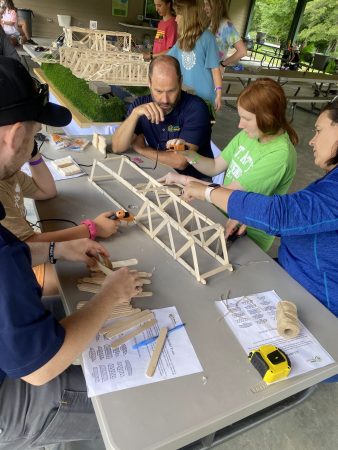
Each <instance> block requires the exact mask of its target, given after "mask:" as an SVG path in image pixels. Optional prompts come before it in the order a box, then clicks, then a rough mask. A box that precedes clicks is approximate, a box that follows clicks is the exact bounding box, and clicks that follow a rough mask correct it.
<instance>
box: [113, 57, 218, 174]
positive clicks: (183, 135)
mask: <svg viewBox="0 0 338 450" xmlns="http://www.w3.org/2000/svg"><path fill="white" fill-rule="evenodd" d="M149 88H150V92H151V95H145V96H143V97H139V98H137V99H136V100H135V101H134V102H133V104H132V105H131V106H130V109H129V111H128V117H127V119H126V120H125V121H124V122H123V123H122V124H121V125H120V127H119V128H118V129H117V130H116V132H115V133H114V134H113V139H112V149H113V152H114V153H123V152H125V151H127V150H128V149H129V148H130V147H131V148H132V149H133V150H135V151H136V152H137V153H139V154H140V155H142V156H144V157H147V158H150V159H152V160H154V161H159V162H160V163H163V164H166V165H168V166H171V167H173V168H174V169H176V170H177V171H178V172H179V173H182V174H184V175H190V176H193V177H196V178H204V179H205V178H206V176H205V175H203V174H201V173H200V172H198V171H197V170H196V169H195V168H194V167H193V164H191V163H190V164H189V163H188V162H187V160H186V158H184V157H183V156H182V155H180V154H179V153H178V152H173V151H169V152H168V151H165V150H168V149H169V148H170V147H171V146H173V145H174V144H178V143H183V144H186V145H188V147H189V149H194V150H195V151H198V153H200V154H201V155H203V156H206V157H208V158H213V153H212V150H211V146H210V139H211V124H210V114H209V109H208V106H207V105H206V103H205V102H204V100H202V99H201V98H200V97H197V96H195V95H191V94H188V93H187V92H184V91H182V74H181V70H180V65H179V62H178V61H177V59H176V58H173V57H172V56H168V55H162V56H158V57H157V58H155V59H153V61H152V62H151V63H150V66H149Z"/></svg>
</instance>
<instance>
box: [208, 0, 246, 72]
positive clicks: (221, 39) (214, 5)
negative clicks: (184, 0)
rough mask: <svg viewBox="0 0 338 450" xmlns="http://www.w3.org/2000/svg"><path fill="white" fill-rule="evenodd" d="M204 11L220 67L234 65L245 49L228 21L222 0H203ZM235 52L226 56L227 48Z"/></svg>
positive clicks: (244, 54)
mask: <svg viewBox="0 0 338 450" xmlns="http://www.w3.org/2000/svg"><path fill="white" fill-rule="evenodd" d="M203 9H204V12H205V14H206V16H207V18H208V25H209V30H210V31H211V32H212V33H213V34H214V35H215V37H216V42H217V45H218V50H219V60H220V65H221V66H222V67H228V66H233V65H235V64H236V63H237V62H238V61H239V60H240V59H241V58H243V56H246V53H247V50H246V46H245V44H244V42H243V40H242V39H241V38H240V35H239V33H238V31H237V30H236V28H235V27H234V25H233V24H232V23H231V22H230V19H229V14H228V8H227V6H226V4H225V1H224V0H204V7H203ZM231 47H234V48H235V52H234V53H233V54H232V55H231V56H228V52H229V49H230V48H231Z"/></svg>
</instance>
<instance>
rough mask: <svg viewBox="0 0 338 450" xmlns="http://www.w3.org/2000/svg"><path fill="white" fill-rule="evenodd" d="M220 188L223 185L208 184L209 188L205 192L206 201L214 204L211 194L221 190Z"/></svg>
mask: <svg viewBox="0 0 338 450" xmlns="http://www.w3.org/2000/svg"><path fill="white" fill-rule="evenodd" d="M219 187H221V185H220V184H217V183H211V184H208V187H207V188H206V190H205V192H204V197H205V199H206V201H207V202H209V203H212V201H211V197H210V195H211V192H212V191H213V190H214V189H217V188H219Z"/></svg>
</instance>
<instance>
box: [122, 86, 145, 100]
mask: <svg viewBox="0 0 338 450" xmlns="http://www.w3.org/2000/svg"><path fill="white" fill-rule="evenodd" d="M121 87H123V89H125V90H126V91H128V92H130V93H131V94H133V95H136V96H137V97H138V96H141V95H149V94H150V89H149V88H148V87H146V86H121Z"/></svg>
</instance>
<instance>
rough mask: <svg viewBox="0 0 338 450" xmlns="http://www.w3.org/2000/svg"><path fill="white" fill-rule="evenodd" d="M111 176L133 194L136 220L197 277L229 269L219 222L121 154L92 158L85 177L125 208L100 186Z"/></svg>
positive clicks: (111, 178) (204, 279)
mask: <svg viewBox="0 0 338 450" xmlns="http://www.w3.org/2000/svg"><path fill="white" fill-rule="evenodd" d="M107 164H109V167H108V165H107ZM112 180H116V181H118V182H119V190H120V189H122V187H123V188H125V189H127V190H128V191H129V192H130V193H133V194H134V198H135V196H136V199H137V200H136V203H138V208H139V211H138V213H137V214H136V215H135V221H136V224H137V225H138V226H139V227H140V228H141V229H142V230H143V231H144V232H145V233H146V234H147V235H148V236H150V238H151V239H153V240H154V241H155V242H156V243H158V244H159V245H160V246H161V247H162V248H163V249H164V250H165V251H166V252H167V253H169V254H170V255H171V256H172V257H173V258H174V259H175V260H176V261H178V262H179V263H180V264H181V265H182V266H183V267H184V268H185V269H187V270H188V271H189V272H190V273H191V274H192V275H193V276H194V277H195V278H196V280H197V281H199V282H201V283H203V284H206V280H207V279H208V278H209V277H211V276H213V275H216V274H218V273H221V272H223V271H225V270H229V271H232V270H233V269H232V266H231V264H230V263H229V259H228V253H227V248H226V242H225V238H224V228H223V226H222V225H220V224H216V223H214V222H213V221H212V220H211V219H209V218H208V217H207V216H205V215H204V214H202V213H201V212H199V211H197V210H196V209H195V208H194V207H192V206H191V205H190V204H189V203H187V202H185V201H184V200H182V199H181V198H180V197H178V196H177V195H175V194H174V193H173V192H172V191H171V190H170V189H168V188H167V187H165V186H163V185H162V184H160V183H159V182H158V181H157V180H155V179H154V178H152V177H151V176H150V175H149V174H148V173H146V172H144V171H143V170H142V169H141V168H140V167H138V166H137V165H136V164H134V163H133V162H132V161H130V160H129V159H128V158H127V157H125V156H113V157H111V158H109V159H107V160H105V163H102V162H100V161H97V160H94V163H93V167H92V172H91V175H90V177H89V181H90V182H91V183H92V184H93V185H94V186H95V187H96V188H97V189H98V190H99V191H100V192H102V193H103V194H104V195H105V196H106V197H107V198H109V199H110V200H111V201H112V202H113V203H114V204H115V205H116V206H118V207H119V208H125V207H124V206H122V205H120V203H119V202H118V201H117V200H116V199H114V198H113V197H112V196H111V195H110V194H109V193H108V192H107V190H105V189H104V184H105V182H106V181H110V185H111V181H112ZM135 180H137V181H140V180H141V183H139V182H138V183H136V182H135ZM164 193H165V194H166V195H165V196H164V195H163V194H164ZM127 209H128V208H127ZM133 214H134V212H133ZM206 268H207V269H208V270H207V271H203V270H204V269H206Z"/></svg>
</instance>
